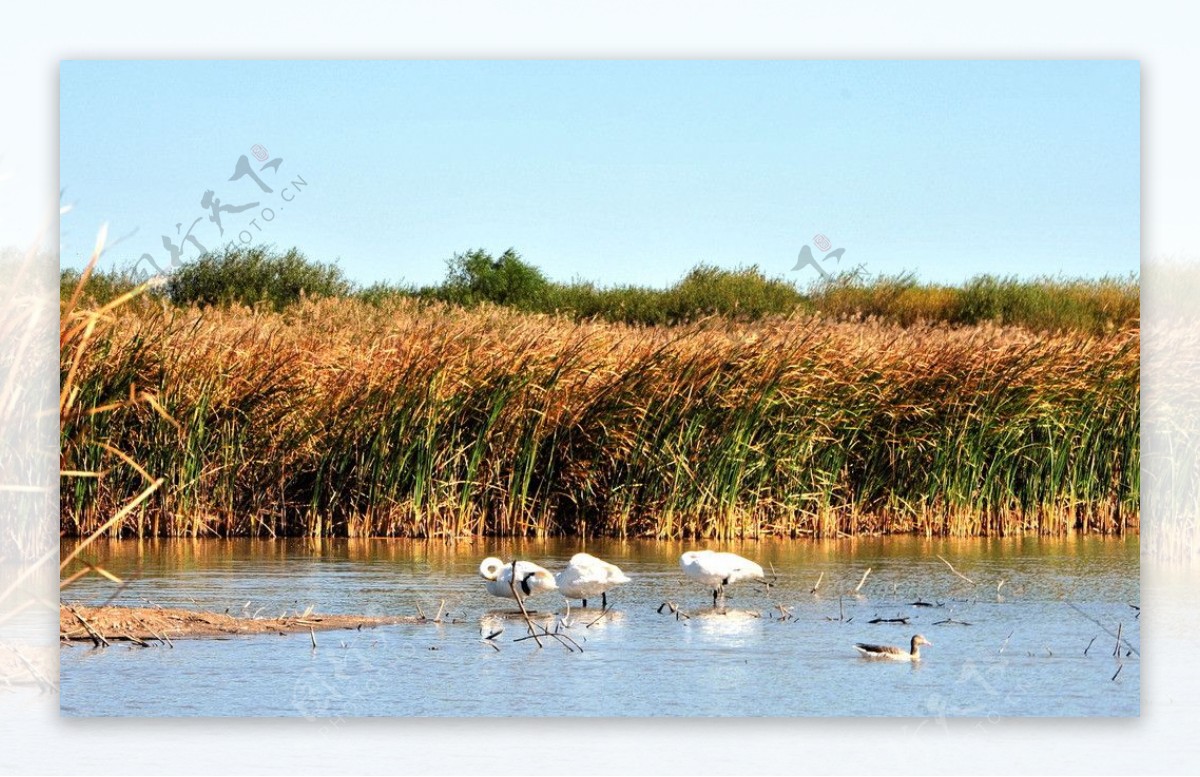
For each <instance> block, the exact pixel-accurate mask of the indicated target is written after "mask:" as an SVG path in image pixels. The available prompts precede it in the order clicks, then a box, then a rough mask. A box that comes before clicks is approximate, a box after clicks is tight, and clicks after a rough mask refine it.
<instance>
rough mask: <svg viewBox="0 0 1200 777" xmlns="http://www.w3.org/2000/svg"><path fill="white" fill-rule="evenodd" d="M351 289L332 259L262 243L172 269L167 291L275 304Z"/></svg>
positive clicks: (181, 298) (201, 301) (204, 300)
mask: <svg viewBox="0 0 1200 777" xmlns="http://www.w3.org/2000/svg"><path fill="white" fill-rule="evenodd" d="M351 290H352V286H351V284H350V282H349V281H347V280H346V279H345V277H344V276H343V274H342V269H341V268H340V267H338V266H337V265H336V264H326V263H323V262H317V261H313V260H310V259H308V258H306V257H305V256H304V254H302V253H300V252H299V251H298V250H296V249H295V248H292V249H290V250H288V251H287V252H286V253H283V254H279V253H275V252H274V251H273V250H272V249H271V248H269V247H266V246H255V247H253V248H226V249H225V250H224V251H222V252H220V253H216V252H210V253H207V254H204V255H203V256H201V257H199V258H198V259H196V261H194V262H191V263H190V264H186V265H184V266H182V267H180V268H179V269H177V270H176V271H175V272H174V273H172V274H171V276H170V278H169V280H168V281H167V294H168V296H170V298H171V301H172V302H174V303H176V304H177V305H189V304H196V305H230V304H239V305H250V306H254V305H258V304H262V303H265V304H267V305H269V306H270V307H272V308H273V309H275V310H282V309H283V308H284V307H286V306H288V305H290V304H293V303H295V302H298V301H299V300H300V299H301V298H302V297H343V296H347V295H348V294H349V293H350V292H351Z"/></svg>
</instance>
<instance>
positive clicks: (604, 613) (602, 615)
mask: <svg viewBox="0 0 1200 777" xmlns="http://www.w3.org/2000/svg"><path fill="white" fill-rule="evenodd" d="M569 606H570V605H568V607H569ZM610 612H612V608H611V607H604V608H602V609H601V610H600V617H599V618H596V620H594V621H592V622H591V623H589V624H588V625H586V626H584V628H585V629H590V628H591V627H592V626H595V625H596V624H597V623H599V622H600V621H602V620H604V618H605V617H607V616H608V614H609V613H610Z"/></svg>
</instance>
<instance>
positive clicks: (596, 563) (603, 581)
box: [554, 553, 629, 609]
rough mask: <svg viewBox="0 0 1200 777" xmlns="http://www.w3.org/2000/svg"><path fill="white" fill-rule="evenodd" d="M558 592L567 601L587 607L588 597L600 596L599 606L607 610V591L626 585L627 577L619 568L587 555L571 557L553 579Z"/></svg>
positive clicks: (577, 554)
mask: <svg viewBox="0 0 1200 777" xmlns="http://www.w3.org/2000/svg"><path fill="white" fill-rule="evenodd" d="M554 580H555V582H556V583H557V584H558V591H559V593H561V594H562V595H563V596H565V597H566V598H568V599H581V600H583V606H584V607H585V608H586V607H587V600H588V597H589V596H590V597H595V596H596V594H600V606H601V608H603V609H607V608H608V593H607V592H608V589H610V588H612V587H613V586H616V585H621V584H622V583H628V582H629V577H628V576H626V574H625V573H624V572H622V571H621V569H620V567H617V566H616V565H614V564H610V563H608V562H607V561H601V560H600V559H598V558H596V557H595V556H593V555H591V554H588V553H576V554H575V555H574V556H571V561H570V562H569V563H568V564H567V568H566V569H564V570H563V571H561V572H559V573H558V574H557V575H555V577H554Z"/></svg>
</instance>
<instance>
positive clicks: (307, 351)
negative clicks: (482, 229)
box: [62, 299, 1140, 538]
mask: <svg viewBox="0 0 1200 777" xmlns="http://www.w3.org/2000/svg"><path fill="white" fill-rule="evenodd" d="M67 366H68V365H66V364H65V363H64V370H66V369H67ZM73 380H74V381H75V384H76V386H77V390H78V395H77V398H76V402H77V403H78V405H79V406H80V407H103V406H112V407H113V409H112V410H111V411H110V412H105V413H97V414H88V413H86V412H82V413H76V414H74V415H72V416H71V417H70V418H69V419H66V421H65V422H64V426H63V438H62V439H63V457H64V462H65V463H64V468H69V469H79V470H87V471H97V472H104V473H105V474H104V476H103V477H100V478H81V479H78V480H77V481H76V482H74V483H73V484H72V487H71V488H69V489H64V491H63V495H62V524H63V529H64V531H67V532H68V533H73V534H83V533H87V532H88V531H90V530H91V529H93V528H95V527H96V525H97V524H98V523H99V522H100V521H101V520H102V519H103V517H104V516H105V515H108V514H111V511H112V507H113V506H114V505H118V504H123V503H124V501H125V500H127V499H128V498H129V496H130V495H131V494H136V493H138V492H139V491H140V490H141V489H142V488H144V486H145V484H144V480H143V479H142V478H141V477H140V476H139V475H138V473H136V472H135V471H132V470H131V469H130V468H129V467H120V466H115V465H116V463H117V462H116V461H115V460H114V458H113V454H112V453H111V452H110V450H112V449H115V450H120V451H125V452H127V453H128V454H129V455H130V456H132V457H133V458H134V459H136V460H137V461H139V462H141V463H142V464H143V465H144V467H145V469H146V470H148V471H150V472H153V473H155V474H156V475H161V476H163V477H165V478H166V481H165V485H164V487H163V488H161V489H159V491H158V492H156V493H155V494H153V495H152V496H151V497H150V498H149V499H147V500H146V502H145V503H144V504H143V505H142V506H141V507H140V509H139V510H138V511H136V512H135V513H131V514H130V515H129V516H127V518H126V520H125V521H124V522H123V523H122V524H121V525H120V527H119V531H121V532H122V533H125V534H162V535H208V534H220V535H231V534H251V535H259V536H278V535H296V534H307V535H350V536H367V535H388V536H392V535H402V536H421V537H450V536H468V535H478V534H504V535H531V536H539V535H546V534H554V533H568V534H577V533H589V534H612V535H620V536H631V535H637V536H657V537H663V538H679V537H711V538H732V537H746V536H761V535H766V534H782V535H792V536H800V535H805V536H808V535H811V536H833V535H838V534H842V533H845V534H855V533H860V532H884V531H920V532H927V533H930V534H952V535H973V534H1006V533H1010V532H1017V531H1024V530H1029V531H1039V532H1047V533H1059V532H1063V531H1067V530H1069V529H1072V528H1077V527H1082V528H1087V529H1090V530H1095V531H1102V532H1121V531H1126V530H1130V529H1136V528H1137V526H1138V515H1139V508H1138V497H1139V480H1138V478H1139V436H1138V428H1139V419H1140V411H1139V366H1138V330H1137V329H1136V327H1130V328H1124V329H1121V330H1119V331H1112V332H1109V333H1098V334H1090V333H1086V332H1083V331H1068V332H1061V333H1055V334H1046V333H1034V332H1032V331H1030V330H1027V329H1023V328H1015V327H1010V328H1005V327H999V326H996V325H992V324H981V325H978V326H973V327H957V328H951V327H948V326H946V325H931V324H920V323H916V324H913V325H911V326H907V327H901V326H899V325H896V324H889V323H880V322H877V321H872V320H864V321H857V322H852V321H844V320H832V319H822V318H816V317H803V316H792V317H786V318H782V317H776V318H768V319H765V320H762V321H759V322H755V323H745V322H743V323H739V322H732V321H729V320H727V319H722V318H712V319H706V320H702V321H699V322H696V323H693V324H689V325H685V326H678V327H662V328H644V327H636V326H626V325H621V324H612V323H601V322H574V321H572V320H569V319H566V318H560V317H554V316H547V315H537V314H526V313H518V312H515V311H512V310H508V309H502V308H496V307H487V306H484V307H479V308H476V309H473V310H463V309H461V308H456V307H450V306H444V305H441V304H436V303H429V302H422V301H416V300H404V299H399V300H393V301H390V302H384V303H376V304H366V303H363V302H360V301H356V300H352V299H328V300H320V301H307V302H304V303H302V304H300V305H297V306H294V307H290V308H287V309H285V310H283V311H282V312H271V311H268V310H262V309H260V310H258V311H251V310H249V309H245V308H228V309H215V308H209V309H204V310H200V309H195V308H192V309H183V308H174V307H171V306H169V305H144V306H142V307H141V308H140V309H137V310H132V309H131V310H127V311H125V312H123V313H121V314H119V315H118V316H117V319H116V320H115V321H114V322H113V325H112V326H110V327H107V328H106V329H105V330H104V332H103V333H102V334H101V335H100V336H99V337H98V338H97V341H96V343H95V344H94V347H92V348H91V349H90V350H89V351H88V352H87V353H85V354H83V357H82V360H81V362H80V365H79V368H78V374H77V375H76V376H74V378H73ZM139 391H147V392H149V393H151V394H152V395H153V396H155V397H156V398H157V401H158V403H161V411H162V412H159V411H158V410H157V409H156V408H155V407H152V406H150V405H148V404H147V403H124V404H120V405H119V406H118V405H114V403H115V402H116V400H118V399H120V398H126V397H128V396H130V395H131V393H135V392H139Z"/></svg>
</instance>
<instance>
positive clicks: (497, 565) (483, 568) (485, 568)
mask: <svg viewBox="0 0 1200 777" xmlns="http://www.w3.org/2000/svg"><path fill="white" fill-rule="evenodd" d="M502 569H504V562H503V561H501V560H500V559H498V558H496V557H495V556H488V557H487V558H485V559H484V560H483V561H481V562H480V564H479V576H480V577H482V578H483V579H484V580H495V579H496V578H498V577H500V570H502Z"/></svg>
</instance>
